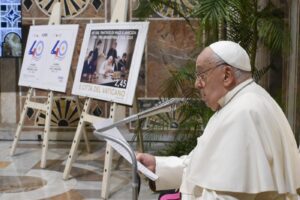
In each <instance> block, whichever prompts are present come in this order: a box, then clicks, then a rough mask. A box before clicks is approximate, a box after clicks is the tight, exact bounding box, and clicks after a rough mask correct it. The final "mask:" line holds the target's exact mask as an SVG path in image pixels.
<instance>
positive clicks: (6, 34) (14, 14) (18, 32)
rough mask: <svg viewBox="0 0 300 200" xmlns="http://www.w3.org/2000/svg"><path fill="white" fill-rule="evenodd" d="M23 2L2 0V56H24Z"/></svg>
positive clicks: (0, 2) (0, 9) (0, 36)
mask: <svg viewBox="0 0 300 200" xmlns="http://www.w3.org/2000/svg"><path fill="white" fill-rule="evenodd" d="M21 25H22V14H21V0H0V56H1V57H20V56H22V43H21V37H22V29H21Z"/></svg>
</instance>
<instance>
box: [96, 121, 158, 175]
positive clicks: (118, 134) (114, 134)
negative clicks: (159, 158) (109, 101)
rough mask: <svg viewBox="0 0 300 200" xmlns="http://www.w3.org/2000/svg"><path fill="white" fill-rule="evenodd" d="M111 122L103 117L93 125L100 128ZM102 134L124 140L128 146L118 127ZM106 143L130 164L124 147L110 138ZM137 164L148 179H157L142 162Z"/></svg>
mask: <svg viewBox="0 0 300 200" xmlns="http://www.w3.org/2000/svg"><path fill="white" fill-rule="evenodd" d="M111 123H112V121H111V119H104V120H101V122H99V123H94V124H93V126H94V127H95V129H100V128H102V127H103V125H109V124H111ZM102 134H103V135H108V136H111V137H114V138H116V139H120V140H122V141H124V142H125V143H126V144H127V145H128V146H129V144H128V143H127V141H126V140H125V138H124V137H123V135H122V134H121V132H120V131H119V129H118V128H116V127H114V128H112V129H110V130H107V131H104V132H103V133H102ZM107 143H108V144H110V145H111V146H112V147H113V148H114V149H115V150H116V151H117V152H118V153H119V154H120V155H122V156H123V157H124V158H125V159H126V160H127V161H128V162H129V163H130V164H132V160H131V157H130V154H129V153H128V151H127V150H126V149H125V148H124V147H122V146H121V145H119V144H118V143H116V142H113V141H111V140H107ZM137 165H138V170H139V171H140V172H141V173H142V174H144V175H145V176H146V177H148V178H149V179H150V180H152V181H155V180H157V179H158V176H157V175H156V174H154V173H153V172H152V171H150V170H149V169H148V168H147V167H145V166H144V165H143V164H142V163H140V162H138V163H137Z"/></svg>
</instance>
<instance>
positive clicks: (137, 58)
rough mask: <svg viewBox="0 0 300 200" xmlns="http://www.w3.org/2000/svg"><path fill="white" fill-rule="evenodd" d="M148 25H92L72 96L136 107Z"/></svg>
mask: <svg viewBox="0 0 300 200" xmlns="http://www.w3.org/2000/svg"><path fill="white" fill-rule="evenodd" d="M148 25H149V23H148V22H129V23H101V24H88V25H87V26H86V29H85V34H84V38H83V43H82V47H81V53H80V57H79V61H78V65H77V70H76V75H75V81H74V84H73V90H72V94H75V95H81V96H85V97H91V98H95V99H100V100H105V101H110V102H116V103H121V104H126V105H132V103H133V97H134V94H135V89H136V84H137V79H138V73H139V70H140V65H141V60H142V56H143V52H144V45H145V40H146V36H147V31H148Z"/></svg>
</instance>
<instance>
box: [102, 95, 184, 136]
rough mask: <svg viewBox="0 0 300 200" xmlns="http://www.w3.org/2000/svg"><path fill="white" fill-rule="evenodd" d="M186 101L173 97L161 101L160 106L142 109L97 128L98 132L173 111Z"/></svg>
mask: <svg viewBox="0 0 300 200" xmlns="http://www.w3.org/2000/svg"><path fill="white" fill-rule="evenodd" d="M185 101H186V99H181V98H172V99H170V100H168V101H166V102H164V103H161V104H160V105H158V106H155V107H154V108H149V109H147V110H145V111H142V112H140V113H137V114H134V115H131V116H129V117H126V118H124V119H122V120H120V121H117V122H114V123H113V124H110V125H108V126H105V127H103V128H100V129H97V132H103V131H106V130H109V129H111V128H113V127H116V126H119V125H121V124H124V123H128V122H131V121H135V120H138V119H143V118H146V117H149V116H152V115H156V114H159V113H163V112H171V111H173V110H176V106H177V105H178V104H182V103H184V102H185Z"/></svg>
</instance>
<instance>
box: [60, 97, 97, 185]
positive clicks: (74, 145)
mask: <svg viewBox="0 0 300 200" xmlns="http://www.w3.org/2000/svg"><path fill="white" fill-rule="evenodd" d="M90 101H91V99H90V98H88V99H87V100H86V101H85V103H84V107H83V111H82V113H81V115H80V120H79V123H78V126H77V129H76V133H75V136H74V140H73V143H72V147H71V150H70V153H69V156H68V159H67V163H66V167H65V170H64V174H63V179H64V180H66V179H68V178H69V174H70V171H71V168H72V164H73V162H74V160H75V155H76V151H77V148H78V145H79V143H80V139H81V133H82V129H83V128H84V126H85V123H84V116H85V114H86V113H88V110H89V107H90Z"/></svg>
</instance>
